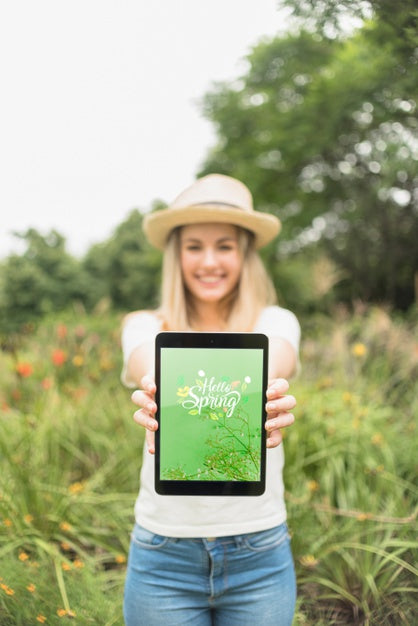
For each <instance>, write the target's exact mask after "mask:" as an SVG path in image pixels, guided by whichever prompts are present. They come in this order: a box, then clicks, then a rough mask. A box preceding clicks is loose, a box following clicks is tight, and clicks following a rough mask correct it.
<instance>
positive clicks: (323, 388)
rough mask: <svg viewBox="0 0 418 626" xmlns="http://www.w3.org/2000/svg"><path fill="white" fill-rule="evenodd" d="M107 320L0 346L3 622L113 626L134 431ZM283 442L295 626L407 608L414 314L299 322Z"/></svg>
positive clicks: (341, 315) (113, 321) (413, 558)
mask: <svg viewBox="0 0 418 626" xmlns="http://www.w3.org/2000/svg"><path fill="white" fill-rule="evenodd" d="M119 324H120V318H119V317H118V316H116V315H114V314H110V313H106V312H105V313H103V312H102V313H101V314H96V315H92V316H86V315H85V314H84V313H83V312H80V311H71V312H68V313H67V314H66V315H62V316H61V317H60V318H51V319H46V320H44V321H43V322H42V324H40V325H39V326H38V327H36V328H31V327H28V328H27V329H26V332H25V333H24V334H23V335H22V336H20V337H19V338H17V339H16V340H15V341H13V342H12V341H11V340H8V341H7V342H5V347H7V350H6V349H5V350H3V351H2V352H0V372H1V374H0V376H1V386H0V624H1V625H2V626H9V625H10V626H12V625H22V626H23V625H24V626H27V625H28V624H39V623H46V624H61V623H62V621H63V620H64V621H65V620H67V619H72V620H73V622H74V623H79V624H97V625H100V626H111V625H112V624H116V625H122V624H123V620H122V616H121V612H122V593H123V580H124V572H125V567H126V556H127V549H128V545H129V534H130V530H131V526H132V523H133V504H134V500H135V497H136V492H137V487H138V476H139V463H140V458H141V453H140V451H141V448H142V441H143V434H142V432H141V429H140V428H139V427H138V426H137V425H135V424H134V422H133V421H132V419H131V415H132V412H133V407H132V405H131V402H130V392H129V391H128V390H126V389H124V388H123V387H122V385H121V383H120V381H119V373H120V366H121V357H120V349H119ZM302 325H303V328H304V340H303V346H302V365H303V367H302V372H301V374H300V375H299V377H298V379H297V380H295V381H293V383H292V392H293V393H294V394H295V395H296V397H297V399H298V406H297V409H296V411H295V415H296V418H297V422H296V423H295V425H294V426H292V428H290V429H288V432H287V433H286V437H285V443H284V445H285V453H286V470H285V480H286V488H287V506H288V514H289V520H288V521H289V527H290V530H291V533H292V544H293V552H294V556H295V561H296V567H297V577H298V593H299V596H298V605H297V615H296V617H295V625H298V626H305V625H312V626H314V625H315V626H321V625H324V626H325V625H326V624H358V625H360V624H364V625H366V624H369V625H377V624H379V626H381V625H383V626H384V625H389V624H405V625H410V624H412V623H413V622H414V618H413V616H414V615H416V614H417V611H418V606H417V603H416V590H417V574H418V571H417V569H416V563H417V540H416V536H417V525H416V516H417V486H416V476H417V472H416V470H417V460H416V457H417V455H416V448H417V445H416V444H417V431H416V416H417V414H418V394H417V391H416V389H417V378H418V376H417V373H418V372H417V366H418V343H417V331H416V319H412V317H410V319H409V320H398V319H395V318H394V317H392V316H390V315H388V314H387V313H386V312H385V311H384V310H382V309H373V310H365V311H358V312H356V313H355V314H353V315H348V314H346V313H345V312H344V311H337V312H336V313H335V315H334V317H333V319H329V318H325V317H318V316H315V317H313V318H312V319H308V320H306V321H304V322H302Z"/></svg>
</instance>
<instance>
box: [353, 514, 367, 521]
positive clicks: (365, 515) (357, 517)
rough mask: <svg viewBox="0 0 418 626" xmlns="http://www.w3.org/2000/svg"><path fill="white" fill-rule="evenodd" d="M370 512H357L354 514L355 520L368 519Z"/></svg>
mask: <svg viewBox="0 0 418 626" xmlns="http://www.w3.org/2000/svg"><path fill="white" fill-rule="evenodd" d="M369 517H370V513H358V514H357V516H356V520H357V521H358V522H364V520H366V519H369Z"/></svg>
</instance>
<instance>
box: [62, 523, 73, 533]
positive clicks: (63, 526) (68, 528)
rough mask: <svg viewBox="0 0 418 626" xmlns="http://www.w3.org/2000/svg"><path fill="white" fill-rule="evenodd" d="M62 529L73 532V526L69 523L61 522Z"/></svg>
mask: <svg viewBox="0 0 418 626" xmlns="http://www.w3.org/2000/svg"><path fill="white" fill-rule="evenodd" d="M60 529H61V530H63V531H64V532H66V531H67V530H71V524H69V523H68V522H61V524H60Z"/></svg>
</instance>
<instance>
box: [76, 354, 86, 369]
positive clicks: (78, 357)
mask: <svg viewBox="0 0 418 626" xmlns="http://www.w3.org/2000/svg"><path fill="white" fill-rule="evenodd" d="M73 365H75V367H81V366H82V365H84V358H83V357H82V356H81V354H76V355H75V356H74V357H73Z"/></svg>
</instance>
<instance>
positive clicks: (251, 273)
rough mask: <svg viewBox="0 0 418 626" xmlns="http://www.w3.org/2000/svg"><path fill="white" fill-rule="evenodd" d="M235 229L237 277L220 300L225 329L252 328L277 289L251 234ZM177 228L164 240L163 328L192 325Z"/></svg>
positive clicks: (191, 312)
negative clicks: (239, 259) (238, 259)
mask: <svg viewBox="0 0 418 626" xmlns="http://www.w3.org/2000/svg"><path fill="white" fill-rule="evenodd" d="M236 228H237V231H238V247H239V250H240V254H241V255H242V271H241V277H240V280H239V282H238V284H237V286H236V288H235V289H234V290H233V292H232V293H230V294H229V295H228V296H227V298H226V299H225V300H224V301H223V302H222V303H221V305H222V306H223V310H224V320H225V330H228V331H238V332H248V331H252V330H253V328H254V325H255V323H256V321H257V318H258V316H259V314H260V313H261V311H262V309H263V308H264V307H266V306H269V305H271V304H275V303H276V300H277V299H276V292H275V289H274V286H273V283H272V281H271V279H270V277H269V276H268V274H267V272H266V269H265V267H264V265H263V262H262V260H261V258H260V256H259V255H258V253H257V251H256V249H255V245H254V235H253V234H252V233H250V232H249V231H247V230H244V229H243V228H240V227H238V226H237V227H236ZM180 230H181V227H178V228H175V229H174V230H173V231H172V232H171V234H170V237H169V239H168V241H167V244H166V247H165V250H164V257H163V267H162V282H161V306H160V309H159V314H160V316H161V317H162V319H163V328H164V329H165V330H178V331H181V330H190V329H191V328H193V313H194V312H193V304H192V300H191V298H190V295H189V294H188V292H187V289H186V288H185V285H184V282H183V277H182V273H181V267H180Z"/></svg>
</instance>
